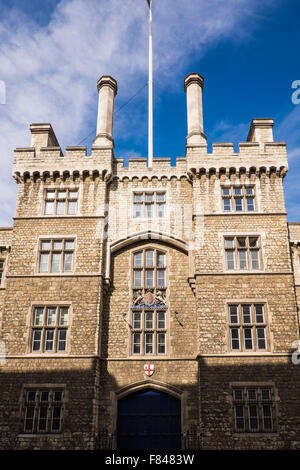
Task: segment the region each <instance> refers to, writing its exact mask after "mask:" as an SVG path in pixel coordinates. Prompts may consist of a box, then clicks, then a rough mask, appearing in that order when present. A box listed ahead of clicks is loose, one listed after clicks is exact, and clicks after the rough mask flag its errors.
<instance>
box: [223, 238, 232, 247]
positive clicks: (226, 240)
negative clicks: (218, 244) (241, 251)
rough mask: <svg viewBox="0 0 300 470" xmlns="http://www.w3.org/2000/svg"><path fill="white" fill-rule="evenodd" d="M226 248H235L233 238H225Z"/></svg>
mask: <svg viewBox="0 0 300 470" xmlns="http://www.w3.org/2000/svg"><path fill="white" fill-rule="evenodd" d="M225 248H234V244H233V238H225Z"/></svg>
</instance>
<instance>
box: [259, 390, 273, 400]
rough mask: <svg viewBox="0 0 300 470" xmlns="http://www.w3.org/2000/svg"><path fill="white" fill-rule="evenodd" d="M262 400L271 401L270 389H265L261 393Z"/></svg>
mask: <svg viewBox="0 0 300 470" xmlns="http://www.w3.org/2000/svg"><path fill="white" fill-rule="evenodd" d="M261 399H262V400H263V401H269V400H271V391H270V390H269V389H268V388H264V389H262V391H261Z"/></svg>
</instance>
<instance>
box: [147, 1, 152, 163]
mask: <svg viewBox="0 0 300 470" xmlns="http://www.w3.org/2000/svg"><path fill="white" fill-rule="evenodd" d="M152 64H153V48H152V0H149V86H148V168H152V161H153V66H152Z"/></svg>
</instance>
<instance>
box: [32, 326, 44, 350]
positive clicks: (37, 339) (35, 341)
mask: <svg viewBox="0 0 300 470" xmlns="http://www.w3.org/2000/svg"><path fill="white" fill-rule="evenodd" d="M41 339H42V330H33V338H32V351H39V350H40V349H41Z"/></svg>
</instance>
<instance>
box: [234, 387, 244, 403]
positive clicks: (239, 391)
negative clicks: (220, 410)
mask: <svg viewBox="0 0 300 470" xmlns="http://www.w3.org/2000/svg"><path fill="white" fill-rule="evenodd" d="M233 398H234V400H236V401H241V400H243V390H242V389H236V390H234V391H233Z"/></svg>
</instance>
